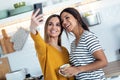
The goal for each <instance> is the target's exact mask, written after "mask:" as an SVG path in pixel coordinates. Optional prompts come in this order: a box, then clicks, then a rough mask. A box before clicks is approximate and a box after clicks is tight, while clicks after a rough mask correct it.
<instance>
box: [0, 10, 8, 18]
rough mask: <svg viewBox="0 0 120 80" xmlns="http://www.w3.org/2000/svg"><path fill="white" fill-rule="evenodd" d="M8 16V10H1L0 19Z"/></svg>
mask: <svg viewBox="0 0 120 80" xmlns="http://www.w3.org/2000/svg"><path fill="white" fill-rule="evenodd" d="M7 17H8V10H1V11H0V19H3V18H7Z"/></svg>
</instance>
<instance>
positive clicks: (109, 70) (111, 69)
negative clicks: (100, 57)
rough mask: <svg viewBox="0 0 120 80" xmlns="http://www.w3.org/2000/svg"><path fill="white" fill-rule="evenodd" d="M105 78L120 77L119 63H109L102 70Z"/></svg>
mask: <svg viewBox="0 0 120 80" xmlns="http://www.w3.org/2000/svg"><path fill="white" fill-rule="evenodd" d="M103 71H104V72H105V75H106V77H107V78H110V77H115V76H119V75H120V61H113V62H109V63H108V65H107V67H105V68H103Z"/></svg>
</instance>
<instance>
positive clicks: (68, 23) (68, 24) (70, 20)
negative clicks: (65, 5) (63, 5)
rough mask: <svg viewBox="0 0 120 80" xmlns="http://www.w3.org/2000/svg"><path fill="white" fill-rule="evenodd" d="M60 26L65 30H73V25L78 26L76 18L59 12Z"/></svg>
mask: <svg viewBox="0 0 120 80" xmlns="http://www.w3.org/2000/svg"><path fill="white" fill-rule="evenodd" d="M61 19H62V26H63V27H64V29H66V31H67V32H73V31H74V29H75V27H76V26H78V22H77V20H76V19H75V18H74V17H73V16H72V15H71V14H70V13H67V12H63V13H62V14H61Z"/></svg>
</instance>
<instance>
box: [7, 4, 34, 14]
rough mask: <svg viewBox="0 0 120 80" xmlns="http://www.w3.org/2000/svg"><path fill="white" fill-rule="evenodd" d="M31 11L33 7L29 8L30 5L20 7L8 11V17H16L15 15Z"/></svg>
mask: <svg viewBox="0 0 120 80" xmlns="http://www.w3.org/2000/svg"><path fill="white" fill-rule="evenodd" d="M31 10H33V6H31V5H28V6H22V7H19V8H15V9H12V10H9V15H10V16H13V15H17V14H20V13H24V12H28V11H31Z"/></svg>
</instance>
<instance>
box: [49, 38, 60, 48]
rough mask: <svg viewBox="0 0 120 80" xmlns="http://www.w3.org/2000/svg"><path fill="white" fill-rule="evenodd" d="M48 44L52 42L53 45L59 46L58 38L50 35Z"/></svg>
mask: <svg viewBox="0 0 120 80" xmlns="http://www.w3.org/2000/svg"><path fill="white" fill-rule="evenodd" d="M48 44H50V45H52V46H58V38H53V37H50V39H49V41H48Z"/></svg>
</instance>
